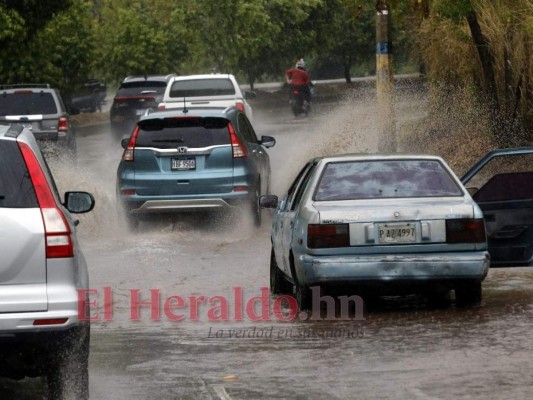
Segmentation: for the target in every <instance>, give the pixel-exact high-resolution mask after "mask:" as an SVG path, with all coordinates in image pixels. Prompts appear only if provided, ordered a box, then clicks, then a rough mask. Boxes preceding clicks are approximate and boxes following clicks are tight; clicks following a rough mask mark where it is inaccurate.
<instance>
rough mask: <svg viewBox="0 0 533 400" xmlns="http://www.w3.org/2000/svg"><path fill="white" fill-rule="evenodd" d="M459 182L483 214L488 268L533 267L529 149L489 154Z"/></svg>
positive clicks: (532, 185)
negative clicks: (465, 186) (466, 186)
mask: <svg viewBox="0 0 533 400" xmlns="http://www.w3.org/2000/svg"><path fill="white" fill-rule="evenodd" d="M461 181H462V182H463V184H465V185H468V190H469V192H470V193H471V194H472V197H473V199H474V200H475V201H476V203H477V204H478V205H479V207H480V208H481V210H482V211H483V216H484V217H485V224H486V227H487V236H488V246H489V247H488V249H489V253H490V257H491V267H512V266H529V265H533V147H523V148H511V149H499V150H494V151H491V152H490V153H488V154H487V155H486V156H485V157H483V158H482V159H481V160H479V161H478V162H477V163H476V164H475V165H474V166H473V167H472V168H471V169H470V170H469V171H468V172H467V173H466V174H465V175H464V176H463V177H462V178H461Z"/></svg>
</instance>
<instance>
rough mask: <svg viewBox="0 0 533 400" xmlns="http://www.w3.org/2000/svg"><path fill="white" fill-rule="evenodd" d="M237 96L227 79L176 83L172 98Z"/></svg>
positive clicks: (171, 90)
mask: <svg viewBox="0 0 533 400" xmlns="http://www.w3.org/2000/svg"><path fill="white" fill-rule="evenodd" d="M234 94H235V87H234V86H233V83H232V82H231V80H229V79H227V78H217V79H191V80H180V81H174V83H172V86H171V88H170V97H185V98H187V97H202V96H228V95H234Z"/></svg>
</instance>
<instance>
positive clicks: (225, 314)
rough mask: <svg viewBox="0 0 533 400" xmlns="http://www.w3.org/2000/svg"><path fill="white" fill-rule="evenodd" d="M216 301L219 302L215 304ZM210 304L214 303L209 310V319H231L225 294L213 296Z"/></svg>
mask: <svg viewBox="0 0 533 400" xmlns="http://www.w3.org/2000/svg"><path fill="white" fill-rule="evenodd" d="M215 303H218V304H217V305H215ZM209 304H210V305H214V306H213V307H211V308H210V309H209V310H208V311H207V319H208V320H209V321H227V320H229V306H228V301H227V300H226V298H225V297H224V296H213V297H211V298H210V299H209Z"/></svg>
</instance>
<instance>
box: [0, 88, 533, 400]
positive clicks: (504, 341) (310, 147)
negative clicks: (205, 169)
mask: <svg viewBox="0 0 533 400" xmlns="http://www.w3.org/2000/svg"><path fill="white" fill-rule="evenodd" d="M344 103H346V104H344ZM344 103H343V104H339V105H338V107H335V108H328V109H326V108H322V109H321V108H320V107H319V106H318V105H317V107H316V109H314V110H313V111H314V114H313V115H312V116H311V117H310V118H309V119H296V120H295V119H294V118H293V117H292V116H291V115H290V114H289V110H288V107H286V108H287V109H286V110H285V108H283V109H281V108H276V109H261V110H260V109H257V110H256V115H255V121H254V125H255V126H256V130H257V133H258V135H262V134H264V135H272V136H275V137H276V139H277V144H276V146H275V147H274V148H272V149H270V150H269V154H270V157H271V163H272V173H273V178H272V179H273V180H272V184H273V189H272V191H273V193H274V194H278V195H280V194H282V192H283V191H284V190H285V189H286V188H287V186H288V185H289V183H290V182H291V180H292V178H293V176H294V175H295V174H296V173H297V171H298V169H299V168H300V167H301V166H302V165H303V163H304V162H305V161H306V160H307V159H308V158H310V157H312V156H315V155H320V154H324V153H328V152H346V151H367V150H369V151H374V150H375V146H376V134H375V131H374V130H373V128H372V127H373V126H375V124H374V120H373V118H374V114H373V112H372V105H371V104H368V102H364V101H361V100H360V99H356V100H354V101H351V102H344ZM410 107H412V108H410ZM418 108H419V105H417V104H414V105H410V104H409V103H404V104H402V110H403V111H404V112H405V113H406V114H409V110H410V109H412V110H413V113H414V112H415V110H417V109H418ZM107 130H108V126H107V125H99V126H92V127H88V128H83V129H81V130H80V137H79V141H78V153H79V163H78V167H77V168H74V169H66V168H62V167H60V168H58V170H57V171H54V173H55V174H56V177H57V180H58V183H59V186H60V189H61V191H65V190H66V189H67V188H69V189H83V190H88V191H91V192H93V193H94V194H95V196H96V199H97V209H95V211H94V212H93V213H91V214H88V215H83V216H82V218H80V219H81V224H80V226H79V236H80V240H81V244H82V246H83V249H84V253H85V256H86V258H87V262H88V264H89V268H90V276H91V287H92V288H94V289H95V290H96V291H97V293H96V292H94V296H93V298H94V301H95V304H94V307H93V310H92V311H93V314H92V315H93V316H94V317H96V316H97V317H98V318H96V319H97V321H95V322H94V323H93V328H92V342H91V357H90V392H91V399H102V400H104V399H105V400H111V399H128V400H136V399H153V398H157V399H241V400H247V399H302V400H303V399H423V400H425V399H428V400H429V399H457V398H460V399H501V398H506V399H527V398H532V396H533V377H532V374H531V372H530V369H531V367H533V361H532V360H533V334H531V325H532V323H531V321H532V320H533V269H528V268H510V269H493V270H491V271H490V273H489V276H488V278H487V279H486V280H485V282H484V285H483V289H484V300H483V303H482V304H481V305H479V306H475V307H457V306H455V304H454V303H453V301H450V303H449V304H448V305H447V306H445V307H440V308H435V307H433V306H431V305H430V304H428V303H427V301H426V300H425V299H423V298H420V297H416V296H407V297H401V298H382V299H379V300H377V301H374V302H372V303H370V305H369V307H368V309H367V312H366V313H365V315H364V320H362V321H352V320H333V321H331V320H319V321H312V320H302V319H300V318H295V319H294V320H293V321H289V322H284V321H280V318H279V316H276V315H275V313H273V312H272V310H273V309H274V304H275V302H276V299H275V298H270V296H266V297H267V298H266V300H265V297H264V295H263V297H261V296H262V294H264V290H265V288H268V286H269V257H270V226H269V223H270V218H268V214H265V215H264V217H265V218H264V221H263V226H262V227H261V228H260V229H258V230H256V229H255V228H252V227H251V223H250V221H246V220H245V219H243V218H239V217H238V216H236V215H217V214H209V215H186V216H178V217H158V218H154V220H152V221H143V222H142V223H141V229H140V230H139V232H136V233H130V232H129V231H128V230H127V228H126V227H125V224H124V223H123V221H122V220H121V217H120V214H119V213H118V212H117V210H116V208H115V203H114V193H115V171H116V166H117V164H118V160H119V159H120V155H121V153H122V149H121V148H120V146H119V145H118V140H117V139H116V138H112V137H111V136H110V135H109V132H108V131H107ZM106 296H107V297H106ZM136 296H137V297H136ZM152 296H155V297H152ZM178 297H179V298H181V299H182V300H184V303H183V304H181V305H180V304H178V303H179V299H178ZM202 297H203V300H202V299H201V298H202ZM171 298H174V303H172V300H169V299H171ZM135 299H137V303H135ZM106 300H109V301H108V304H107V307H106ZM167 301H169V302H170V303H167ZM224 302H226V303H224ZM132 304H133V305H132ZM135 304H136V305H135ZM149 304H157V306H154V307H152V306H150V305H149ZM165 304H167V305H168V309H166V308H165ZM172 304H174V307H173V306H172ZM193 304H195V305H193ZM224 304H226V305H227V307H226V308H225V307H223V305H224ZM248 304H251V306H250V307H247V306H248ZM263 304H266V308H267V310H268V312H267V313H266V314H263V313H262V311H263V309H262V308H261V306H262V305H263ZM136 310H138V311H139V313H138V315H135V311H136ZM225 310H227V311H228V312H227V315H226V314H225V313H224V311H225ZM132 312H133V315H132ZM177 316H180V317H182V319H181V320H179V321H174V320H172V319H173V318H175V317H177ZM303 317H304V316H302V318H303ZM256 319H258V320H256ZM0 389H2V392H3V393H4V395H2V397H1V398H18V399H35V398H44V397H43V395H42V394H41V393H42V391H43V382H42V380H40V379H32V380H30V379H26V380H24V381H21V382H11V381H4V380H2V381H0Z"/></svg>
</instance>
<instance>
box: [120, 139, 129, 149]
mask: <svg viewBox="0 0 533 400" xmlns="http://www.w3.org/2000/svg"><path fill="white" fill-rule="evenodd" d="M129 142H130V139H129V138H124V139H122V140H121V141H120V145H121V146H122V148H123V149H126V147H128V143H129Z"/></svg>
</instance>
